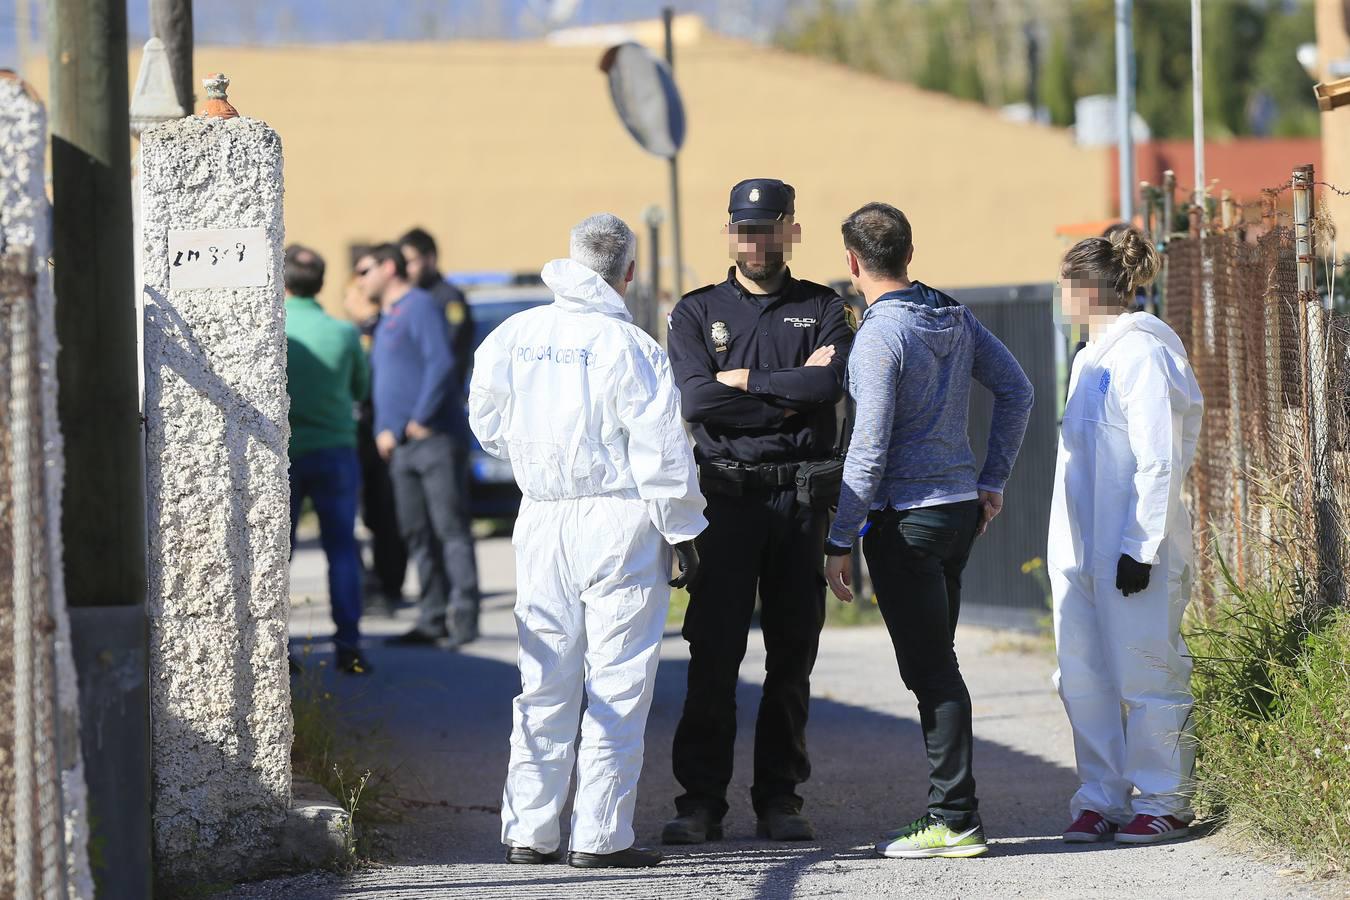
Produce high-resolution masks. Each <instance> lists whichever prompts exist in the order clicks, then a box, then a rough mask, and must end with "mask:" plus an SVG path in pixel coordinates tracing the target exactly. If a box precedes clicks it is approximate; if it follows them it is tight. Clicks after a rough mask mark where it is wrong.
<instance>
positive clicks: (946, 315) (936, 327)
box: [863, 281, 966, 357]
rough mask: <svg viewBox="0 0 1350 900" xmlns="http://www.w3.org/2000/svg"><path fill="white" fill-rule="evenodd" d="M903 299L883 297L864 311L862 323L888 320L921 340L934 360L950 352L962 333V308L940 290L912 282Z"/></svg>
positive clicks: (963, 314)
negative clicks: (931, 353) (932, 354)
mask: <svg viewBox="0 0 1350 900" xmlns="http://www.w3.org/2000/svg"><path fill="white" fill-rule="evenodd" d="M898 293H901V294H903V296H891V297H883V298H882V299H879V300H877V301H876V302H875V303H873V304H872V305H871V306H869V307H868V308H867V312H865V313H864V314H863V321H864V322H866V321H867V320H868V319H871V318H881V319H892V320H894V321H897V322H900V323H902V324H903V326H904V327H905V329H906V330H908V331H910V332H912V333H914V334H917V335H918V336H919V337H920V338H922V340H923V342H924V344H925V345H927V347H928V349H930V350H932V351H933V353H934V354H935V355H936V356H938V357H944V356H947V355H949V354H950V353H951V352H952V349H953V348H954V347H955V346H956V342H957V340H958V339H959V338H960V337H961V335H962V333H963V331H964V328H963V326H964V324H965V319H964V317H965V314H966V311H965V307H963V306H961V305H960V304H958V303H957V302H956V301H955V300H953V299H952V298H950V297H948V296H947V295H946V294H944V293H942V292H941V291H938V290H934V289H933V288H931V287H929V286H928V285H926V284H923V283H922V282H919V281H916V282H914V283H913V285H912V286H911V287H910V288H909V289H908V290H905V291H903V292H898Z"/></svg>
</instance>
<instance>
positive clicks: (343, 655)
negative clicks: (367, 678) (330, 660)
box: [337, 649, 375, 675]
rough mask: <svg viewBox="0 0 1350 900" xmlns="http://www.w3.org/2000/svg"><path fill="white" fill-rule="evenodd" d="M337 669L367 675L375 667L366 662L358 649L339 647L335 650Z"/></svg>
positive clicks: (347, 672) (349, 673)
mask: <svg viewBox="0 0 1350 900" xmlns="http://www.w3.org/2000/svg"><path fill="white" fill-rule="evenodd" d="M337 670H338V671H339V672H345V673H346V674H348V675H369V674H371V673H372V672H374V671H375V667H374V666H372V665H371V664H370V663H369V662H367V660H366V658H365V656H363V655H362V654H361V651H360V650H343V649H339V650H338V652H337Z"/></svg>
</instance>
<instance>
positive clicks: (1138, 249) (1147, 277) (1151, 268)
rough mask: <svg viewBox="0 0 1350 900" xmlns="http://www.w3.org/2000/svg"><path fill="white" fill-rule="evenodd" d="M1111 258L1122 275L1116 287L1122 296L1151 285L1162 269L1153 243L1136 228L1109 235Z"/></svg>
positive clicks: (1124, 229) (1160, 260)
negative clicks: (1120, 282)
mask: <svg viewBox="0 0 1350 900" xmlns="http://www.w3.org/2000/svg"><path fill="white" fill-rule="evenodd" d="M1111 256H1112V258H1113V259H1114V260H1115V262H1116V263H1117V264H1118V265H1119V266H1120V268H1121V271H1122V273H1123V275H1124V277H1123V278H1122V279H1121V281H1122V284H1120V285H1118V287H1119V289H1120V293H1121V294H1122V295H1125V294H1128V293H1131V292H1133V291H1134V290H1136V289H1137V288H1141V287H1147V286H1148V285H1150V284H1152V283H1153V279H1154V278H1156V277H1158V270H1159V269H1160V268H1161V267H1162V259H1161V258H1160V257H1159V256H1158V251H1157V249H1156V248H1155V247H1154V246H1153V242H1152V241H1150V240H1149V239H1148V238H1146V237H1144V235H1143V233H1142V232H1140V231H1139V229H1138V228H1122V229H1120V230H1119V231H1117V232H1115V233H1114V234H1112V235H1111Z"/></svg>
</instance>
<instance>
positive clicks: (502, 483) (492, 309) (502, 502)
mask: <svg viewBox="0 0 1350 900" xmlns="http://www.w3.org/2000/svg"><path fill="white" fill-rule="evenodd" d="M453 280H454V281H455V283H456V284H459V285H460V287H461V288H462V289H463V290H464V293H465V299H467V300H468V302H469V316H470V317H471V318H472V319H473V326H474V342H475V344H474V347H475V349H477V345H478V344H481V343H482V342H483V339H484V338H486V337H487V336H488V335H489V334H491V333H492V331H493V329H495V328H496V327H497V326H498V325H500V324H502V323H503V322H505V321H506V320H507V319H508V318H510V317H511V316H513V315H515V314H516V313H518V312H523V311H525V310H527V309H530V308H532V307H535V306H545V305H547V304H549V303H552V302H553V292H552V291H550V290H549V289H548V288H547V287H545V286H544V285H543V284H542V283H537V284H525V285H520V284H492V283H491V282H492V281H493V280H495V279H483V280H482V281H479V282H478V284H477V285H475V284H473V283H472V282H473V279H465V281H469V282H470V283H468V284H465V283H464V282H463V281H461V280H460V279H458V278H454V279H453ZM515 280H516V281H519V280H520V279H515ZM469 498H470V508H471V511H472V514H473V517H474V518H475V519H514V518H515V517H516V513H517V512H518V511H519V510H520V488H518V487H516V479H515V476H514V475H512V473H511V464H510V463H509V462H507V461H506V460H503V459H497V458H496V457H493V456H489V455H488V454H487V453H485V452H484V451H483V448H482V447H481V446H479V444H478V439H477V438H474V439H473V444H472V446H471V447H470V450H469Z"/></svg>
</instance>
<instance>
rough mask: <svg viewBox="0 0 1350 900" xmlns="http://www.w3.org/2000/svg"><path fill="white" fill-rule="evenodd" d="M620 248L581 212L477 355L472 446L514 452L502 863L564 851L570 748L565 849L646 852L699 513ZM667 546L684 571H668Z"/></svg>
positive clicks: (668, 384) (657, 351)
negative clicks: (656, 742) (666, 697)
mask: <svg viewBox="0 0 1350 900" xmlns="http://www.w3.org/2000/svg"><path fill="white" fill-rule="evenodd" d="M635 249H636V239H635V238H634V236H633V232H632V231H631V230H630V229H629V228H628V226H627V225H625V224H624V223H623V222H622V221H620V220H619V219H618V218H616V217H614V216H612V215H609V214H600V215H597V216H592V217H590V218H588V219H586V220H585V221H583V222H581V224H579V225H577V226H576V227H575V228H574V229H572V241H571V254H570V255H571V258H570V259H555V260H554V261H553V262H551V263H549V264H548V265H546V266H544V271H543V277H544V281H545V283H547V284H548V286H549V287H550V288H552V289H553V292H554V295H555V300H554V302H553V303H552V304H551V305H549V306H542V307H537V308H535V309H531V310H527V311H525V312H522V313H517V314H516V315H514V316H512V317H511V318H510V319H508V320H507V321H506V322H505V323H503V324H502V325H501V327H499V328H497V329H496V330H495V331H493V332H492V333H491V334H489V335H488V336H487V338H486V339H485V340H484V341H483V344H482V346H481V347H479V349H478V352H477V354H475V356H474V369H473V379H472V381H471V383H470V387H469V419H470V427H472V428H473V431H474V434H476V435H477V436H478V440H479V442H480V443H481V444H482V446H483V449H484V450H485V451H487V452H488V453H490V454H492V455H494V456H497V457H498V458H501V459H509V460H510V461H511V468H512V470H513V471H514V473H515V477H516V482H517V483H518V484H519V485H520V489H521V493H522V494H523V495H524V500H523V501H522V502H521V506H520V518H519V519H518V520H517V521H516V529H515V538H514V542H515V547H516V573H517V574H516V597H517V600H516V624H517V629H518V631H519V634H520V680H521V693H520V695H519V696H518V697H516V700H515V722H514V727H513V728H512V731H511V763H510V768H509V771H508V773H507V776H506V790H505V793H504V796H503V798H502V843H504V844H506V845H507V847H508V848H509V849H508V850H507V856H506V858H507V861H508V862H513V863H542V862H552V861H554V860H557V859H559V858H560V857H561V853H560V851H559V850H558V844H559V824H558V818H559V815H560V813H561V811H562V807H563V804H564V803H565V802H566V800H567V789H568V784H569V782H570V780H571V775H572V766H573V760H574V759H575V760H576V761H577V767H578V772H577V794H576V800H575V802H574V804H573V812H572V837H571V851H572V852H571V854H570V856H569V858H568V862H569V863H571V864H572V865H574V866H579V867H586V868H598V867H623V868H636V867H640V866H653V865H656V864H657V863H659V862H660V861H661V855H660V854H658V853H654V852H652V851H650V850H641V849H638V848H636V847H634V846H633V839H634V836H633V806H634V804H635V802H636V799H637V796H636V795H637V782H638V776H639V774H640V773H641V771H642V749H643V744H642V734H643V730H644V729H645V727H646V722H647V711H648V709H649V708H650V707H651V700H652V681H653V679H654V678H655V676H656V663H657V658H658V655H659V652H660V646H661V633H662V631H663V629H664V626H665V619H666V607H667V605H668V603H669V600H670V586H671V585H675V586H680V587H682V586H684V584H685V583H686V581H687V580H688V579H690V578H692V577H693V573H694V571H695V569H696V567H697V564H698V560H697V555H696V554H695V553H694V550H693V540H694V538H695V537H696V536H697V535H698V534H699V532H701V531H702V530H703V529H704V527H706V526H707V524H708V523H707V521H706V520H705V519H704V518H703V507H704V501H703V495H702V494H701V493H699V488H698V476H697V474H696V470H695V467H694V456H693V453H692V452H691V450H690V446H689V440H688V438H686V437H685V434H684V429H683V428H682V427H681V425H680V416H679V411H680V408H679V397H678V395H677V394H676V391H675V385H674V381H673V378H672V376H671V372H670V365H669V363H668V362H667V361H666V355H665V353H663V352H662V351H661V348H660V347H659V346H657V344H656V342H655V341H653V340H652V339H651V338H650V337H648V336H647V335H646V334H644V333H643V332H642V331H640V330H639V329H638V328H636V327H635V326H634V325H633V324H632V320H631V317H630V316H629V314H628V310H627V309H626V308H625V306H624V302H623V294H624V292H625V291H626V290H627V287H628V284H629V283H630V282H631V281H632V280H633V258H634V250H635ZM671 546H674V548H675V552H676V554H677V555H678V556H679V558H680V570H681V575H680V576H679V577H678V578H676V579H675V580H674V581H673V582H670V583H669V584H668V583H667V579H669V578H670V567H671V559H670V557H671V553H670V547H671ZM583 693H584V695H585V697H586V700H587V704H586V712H585V714H584V715H582V713H581V700H582V696H583ZM578 717H580V718H581V741H580V746H579V747H577V748H575V750H574V747H573V745H574V743H575V742H576V734H577V719H578Z"/></svg>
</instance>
